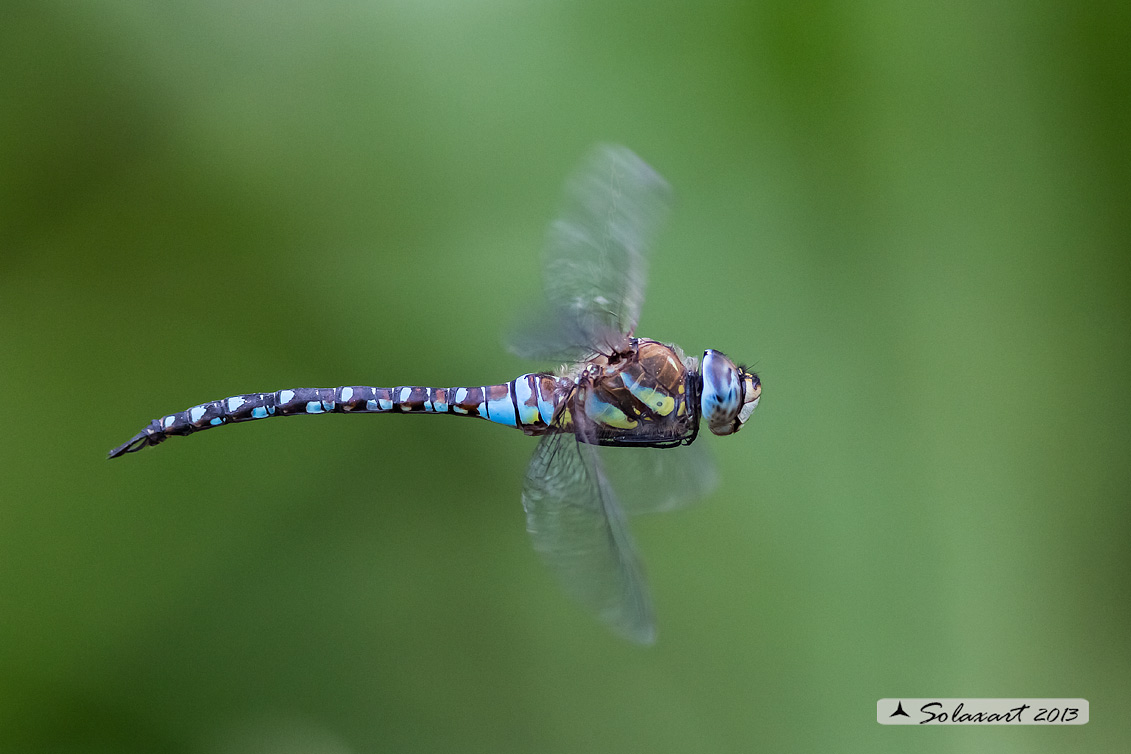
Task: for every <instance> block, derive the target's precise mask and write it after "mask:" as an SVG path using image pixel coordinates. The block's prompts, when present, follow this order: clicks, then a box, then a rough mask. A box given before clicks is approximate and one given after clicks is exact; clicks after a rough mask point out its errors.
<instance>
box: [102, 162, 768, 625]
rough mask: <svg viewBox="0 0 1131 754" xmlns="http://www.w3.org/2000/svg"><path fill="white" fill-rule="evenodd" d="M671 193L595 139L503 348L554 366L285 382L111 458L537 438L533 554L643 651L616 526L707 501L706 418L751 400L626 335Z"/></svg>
mask: <svg viewBox="0 0 1131 754" xmlns="http://www.w3.org/2000/svg"><path fill="white" fill-rule="evenodd" d="M669 199H670V189H669V187H668V185H667V183H666V182H665V181H664V179H663V178H661V177H660V176H659V175H658V174H657V173H656V172H655V171H654V170H652V168H651V167H649V166H648V165H647V164H646V163H645V162H644V161H643V160H641V159H640V158H639V157H637V156H636V155H635V154H634V153H633V152H631V151H630V150H628V149H627V148H625V147H620V146H612V145H602V146H599V147H597V148H596V149H595V150H593V152H592V153H591V154H590V155H589V156H588V157H587V159H586V160H585V162H584V163H583V165H582V166H581V168H580V169H579V171H578V172H577V173H576V174H575V175H574V177H573V178H572V179H571V180H570V181H569V183H568V184H567V188H566V195H565V201H564V203H563V207H562V211H561V214H560V215H559V217H558V219H557V220H556V221H555V222H554V223H553V224H552V225H551V226H550V230H549V233H548V238H547V241H546V245H545V254H544V260H543V286H544V295H543V297H542V301H541V303H540V309H541V311H540V312H539V313H537V314H536V315H535V316H532V317H530V318H529V319H528V321H530V322H533V323H534V324H533V325H527V326H526V327H525V328H524V329H523V330H522V331H521V332H519V333H516V334H515V335H514V337H513V338H512V343H511V346H512V350H514V351H515V352H516V353H520V354H522V355H525V356H529V357H531V358H536V359H543V360H548V359H555V360H558V361H562V362H565V363H564V365H563V366H562V367H561V368H560V369H559V370H558V371H556V372H533V373H529V374H524V375H522V376H520V377H517V378H515V379H513V380H511V381H510V382H504V383H502V384H498V385H486V386H476V387H448V388H435V387H416V386H411V387H410V386H404V387H385V388H382V387H363V386H344V387H335V388H292V389H288V390H278V391H275V392H272V393H250V394H245V395H235V396H232V397H229V398H224V399H222V400H217V401H211V402H209V403H202V404H200V405H198V406H193V407H192V408H189V409H187V410H185V411H181V412H178V413H174V414H169V415H167V416H163V417H161V418H159V419H154V420H153V421H152V422H150V423H149V425H148V426H146V427H145V429H143V430H142V431H141V432H139V433H138V434H137V435H135V436H134V437H133V438H132V439H130V440H129V441H128V442H126V443H124V444H123V445H120V446H119V447H117V448H115V449H114V450H112V451H110V458H118V457H120V456H123V455H125V454H127V453H133V452H136V451H138V450H141V449H142V448H144V447H147V446H150V445H157V444H158V443H161V442H164V441H165V440H166V439H167V438H168V437H170V436H172V435H189V434H192V433H194V432H197V431H199V430H202V429H209V428H211V427H219V426H223V425H225V424H233V423H237V422H243V421H251V420H253V419H267V418H270V417H273V416H297V415H310V414H383V413H400V414H451V415H455V416H473V417H479V418H482V419H487V420H489V421H492V422H495V423H497V424H503V425H506V426H508V427H514V428H516V429H519V430H521V431H522V432H523V433H525V434H527V435H532V436H536V437H540V438H541V439H540V441H539V443H538V446H537V448H536V449H535V451H534V457H533V458H532V459H531V461H530V465H529V467H528V469H527V472H526V478H525V480H524V482H523V488H522V504H523V508H524V509H525V511H526V521H527V529H528V531H529V532H530V535H531V537H532V538H533V542H534V547H535V549H536V550H537V551H538V552H539V554H540V555H541V556H542V557H543V558H544V559H545V561H546V562H547V563H548V564H549V566H550V568H551V570H552V571H553V572H554V573H555V574H556V575H557V576H558V578H559V579H560V581H561V582H562V584H563V586H564V587H565V589H566V591H568V592H569V593H570V594H572V595H573V596H574V597H575V598H577V599H578V600H579V601H581V602H582V603H583V604H585V605H586V606H588V607H589V608H590V609H591V610H592V611H593V612H595V613H596V615H597V616H598V617H599V618H600V619H601V620H602V621H604V622H605V623H606V624H608V625H609V626H610V627H611V628H612V629H613V630H614V631H616V632H617V633H619V634H621V635H623V636H625V637H626V638H629V639H631V640H633V641H636V642H639V643H642V644H649V643H652V642H653V641H654V640H655V635H656V632H655V619H654V616H653V611H652V605H651V600H650V599H649V596H648V590H647V587H646V585H645V580H644V575H643V571H642V568H641V565H640V561H639V558H638V556H637V554H636V549H635V547H634V545H633V542H632V538H631V535H630V534H629V530H628V527H627V524H626V520H625V519H626V517H625V511H626V510H627V511H628V512H630V513H641V512H653V511H660V510H667V509H670V508H673V507H676V506H678V505H680V504H682V503H685V502H688V501H690V500H692V499H695V498H697V497H701V496H702V495H704V494H706V493H707V492H708V491H709V490H710V488H711V487H712V486H713V484H714V481H715V475H714V471H713V466H712V465H711V461H710V458H709V456H707V455H706V454H705V453H703V452H701V450H700V449H701V445H697V446H694V447H692V442H693V441H694V440H695V439H696V437H697V436H698V431H699V425H700V422H701V421H706V423H707V427H708V428H709V429H710V430H711V432H712V433H714V434H716V435H729V434H733V433H735V432H737V431H738V430H739V429H740V428H742V426H743V425H744V424H745V422H746V421H747V419H749V417H750V415H751V412H752V411H753V410H754V408H755V407H756V406H757V405H758V400H759V398H760V396H761V392H762V386H761V381H760V380H759V379H758V375H757V374H755V373H754V372H752V371H750V370H748V369H746V368H745V367H743V366H739V365H737V364H735V363H734V362H733V361H731V359H729V358H728V357H727V356H725V355H724V354H722V353H720V352H719V351H715V350H707V351H705V352H704V354H703V358H702V360H700V359H697V358H695V357H691V356H685V355H684V353H683V351H682V350H681V349H680V348H679V347H678V346H676V345H673V344H669V343H662V342H660V341H656V340H650V339H648V338H639V337H636V335H635V332H636V326H637V322H638V321H639V317H640V310H641V307H642V305H643V302H644V283H645V276H646V268H647V262H648V248H649V244H650V242H651V241H652V239H653V238H654V236H655V233H656V231H657V230H658V228H659V226H660V225H661V224H662V221H663V220H664V217H665V216H666V214H667V211H668V204H669Z"/></svg>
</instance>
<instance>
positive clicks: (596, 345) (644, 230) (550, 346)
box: [511, 144, 671, 359]
mask: <svg viewBox="0 0 1131 754" xmlns="http://www.w3.org/2000/svg"><path fill="white" fill-rule="evenodd" d="M670 194H671V191H670V189H669V187H668V184H667V183H666V182H665V181H664V179H663V178H661V177H660V175H659V174H658V173H656V172H655V171H654V170H652V168H650V167H649V166H648V165H647V164H646V163H645V162H644V161H643V160H641V159H640V158H639V157H637V156H636V155H635V154H634V153H633V152H632V151H631V150H629V149H627V148H625V147H621V146H615V145H607V144H606V145H601V146H598V147H597V148H596V149H594V150H593V152H591V153H590V154H589V156H588V157H587V158H586V160H585V162H584V163H583V164H582V166H581V168H580V170H579V171H578V172H577V173H576V174H575V175H574V176H573V178H571V179H570V181H569V182H568V184H567V185H566V194H565V201H564V203H563V207H562V210H561V213H560V215H559V217H558V219H557V220H556V221H555V222H554V223H553V224H552V225H551V226H550V231H549V236H548V238H547V241H546V251H545V257H544V260H543V269H542V273H543V286H544V293H545V299H546V302H545V304H546V305H545V311H544V312H543V313H542V314H541V315H540V316H535V317H532V318H531V320H532V321H533V323H534V324H533V325H532V326H526V327H524V328H523V329H522V330H521V331H520V333H519V334H517V335H516V336H514V337H513V338H512V343H511V348H512V350H513V351H515V352H516V353H519V354H521V355H524V356H531V357H534V358H568V359H575V358H578V357H579V356H582V355H585V354H589V353H592V352H593V351H601V352H606V353H607V352H608V350H609V347H611V346H618V345H619V344H620V342H621V341H622V340H623V336H625V335H628V334H632V333H633V332H634V331H635V329H636V324H637V322H638V321H639V320H640V309H641V306H642V305H643V303H644V285H645V278H646V276H647V267H648V249H649V246H650V244H651V242H652V240H653V238H654V237H655V235H656V232H657V231H658V230H659V227H660V226H661V225H662V223H663V221H664V219H665V218H666V216H667V212H668V205H669V203H670Z"/></svg>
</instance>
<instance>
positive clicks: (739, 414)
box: [699, 350, 762, 435]
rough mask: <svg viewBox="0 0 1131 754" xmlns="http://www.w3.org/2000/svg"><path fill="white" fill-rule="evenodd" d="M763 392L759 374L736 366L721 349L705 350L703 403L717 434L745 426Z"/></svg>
mask: <svg viewBox="0 0 1131 754" xmlns="http://www.w3.org/2000/svg"><path fill="white" fill-rule="evenodd" d="M761 396H762V383H761V381H759V379H758V375H756V374H754V373H753V372H748V371H747V370H746V369H744V368H743V367H739V366H735V364H734V362H733V361H731V360H730V359H728V358H727V357H726V356H725V355H723V354H721V353H719V352H718V351H713V350H707V351H706V352H705V353H704V354H703V392H702V394H701V395H700V398H699V403H700V407H701V409H702V416H703V418H704V419H706V420H707V426H708V427H710V429H711V431H712V432H714V433H715V434H716V435H730V434H734V433H735V432H737V431H738V430H740V429H742V425H743V424H745V423H746V420H747V419H749V418H750V414H751V413H752V412H753V411H754V407H755V406H757V405H758V399H759V398H760V397H761Z"/></svg>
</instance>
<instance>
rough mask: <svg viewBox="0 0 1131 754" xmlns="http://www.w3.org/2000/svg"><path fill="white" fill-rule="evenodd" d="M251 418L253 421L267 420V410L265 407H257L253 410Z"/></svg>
mask: <svg viewBox="0 0 1131 754" xmlns="http://www.w3.org/2000/svg"><path fill="white" fill-rule="evenodd" d="M251 418H252V419H266V418H267V409H265V408H264V407H263V406H257V407H256V408H253V409H252V410H251Z"/></svg>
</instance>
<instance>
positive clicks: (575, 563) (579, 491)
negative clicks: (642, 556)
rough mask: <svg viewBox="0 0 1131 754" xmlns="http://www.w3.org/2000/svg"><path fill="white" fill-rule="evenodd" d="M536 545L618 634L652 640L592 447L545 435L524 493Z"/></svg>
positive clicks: (630, 555) (629, 553) (639, 579)
mask: <svg viewBox="0 0 1131 754" xmlns="http://www.w3.org/2000/svg"><path fill="white" fill-rule="evenodd" d="M522 505H523V507H524V508H525V509H526V528H527V530H528V531H529V532H530V535H531V537H533V540H534V548H535V549H536V550H537V551H538V553H539V554H540V555H541V556H542V557H543V558H544V559H545V561H546V562H547V563H548V564H549V565H550V568H551V569H552V570H553V571H554V573H555V574H556V575H557V577H558V578H559V580H560V581H561V582H562V585H563V586H564V587H565V589H566V591H568V592H569V593H570V594H571V595H573V597H575V598H576V599H578V600H579V601H581V602H582V603H583V604H584V605H586V606H587V607H589V608H590V609H591V610H593V611H594V612H596V613H597V615H598V617H600V618H601V620H602V621H604V622H605V623H607V624H608V625H609V626H611V627H612V628H613V630H615V631H616V632H617V633H619V634H621V635H623V636H625V637H626V638H628V639H631V640H633V641H636V642H639V643H641V644H651V643H652V642H653V641H655V638H656V630H655V623H654V620H653V617H652V605H651V602H650V600H649V598H648V591H647V587H646V586H645V583H644V575H643V572H642V570H641V567H640V562H639V560H638V559H637V557H636V550H635V548H634V546H633V544H632V539H631V537H630V535H629V533H628V528H627V526H626V524H625V519H624V513H623V512H622V511H621V509H620V506H619V505H618V504H617V501H616V498H615V497H614V495H613V490H612V487H611V485H610V484H609V482H608V480H607V479H605V476H604V472H603V471H602V469H601V459H600V457H599V456H598V455H597V448H596V446H594V445H589V444H587V443H583V442H579V441H578V439H577V438H576V437H575V436H574V435H573V434H570V433H558V434H549V435H545V436H544V437H543V438H542V440H541V442H539V443H538V448H537V449H536V450H535V451H534V457H533V458H532V459H531V461H530V467H529V468H528V470H527V472H526V480H525V482H524V483H523V488H522Z"/></svg>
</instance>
